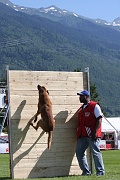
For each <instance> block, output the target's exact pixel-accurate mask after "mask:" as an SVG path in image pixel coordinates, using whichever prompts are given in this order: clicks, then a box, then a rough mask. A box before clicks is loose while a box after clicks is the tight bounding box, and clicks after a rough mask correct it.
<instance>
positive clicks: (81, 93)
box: [77, 90, 90, 96]
mask: <svg viewBox="0 0 120 180" xmlns="http://www.w3.org/2000/svg"><path fill="white" fill-rule="evenodd" d="M77 95H83V96H90V92H89V91H87V90H84V91H81V92H79V93H77Z"/></svg>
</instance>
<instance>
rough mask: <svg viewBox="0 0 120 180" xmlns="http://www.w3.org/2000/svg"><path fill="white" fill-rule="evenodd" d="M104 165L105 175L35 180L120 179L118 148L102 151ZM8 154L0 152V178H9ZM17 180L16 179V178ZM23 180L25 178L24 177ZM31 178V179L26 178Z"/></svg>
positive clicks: (37, 179) (38, 179)
mask: <svg viewBox="0 0 120 180" xmlns="http://www.w3.org/2000/svg"><path fill="white" fill-rule="evenodd" d="M102 154H103V160H104V165H105V176H103V177H97V176H96V175H95V171H94V174H93V175H92V176H90V177H86V176H84V177H83V176H69V177H55V178H36V179H35V180H96V179H100V180H103V179H105V180H106V179H107V180H120V150H109V151H102ZM9 177H10V173H9V155H8V154H0V180H9V179H10V178H9ZM16 180H17V179H16ZM24 180H25V179H24ZM26 180H33V179H26Z"/></svg>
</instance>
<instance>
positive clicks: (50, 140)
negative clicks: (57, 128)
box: [48, 131, 52, 149]
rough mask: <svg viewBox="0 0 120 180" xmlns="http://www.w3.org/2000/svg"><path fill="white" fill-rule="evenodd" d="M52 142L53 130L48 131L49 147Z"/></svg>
mask: <svg viewBox="0 0 120 180" xmlns="http://www.w3.org/2000/svg"><path fill="white" fill-rule="evenodd" d="M51 142H52V131H49V132H48V149H50V147H51Z"/></svg>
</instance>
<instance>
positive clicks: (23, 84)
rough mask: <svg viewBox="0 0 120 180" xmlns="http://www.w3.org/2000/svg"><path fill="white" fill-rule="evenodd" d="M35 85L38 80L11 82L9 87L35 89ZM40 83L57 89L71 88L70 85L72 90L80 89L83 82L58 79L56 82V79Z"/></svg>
mask: <svg viewBox="0 0 120 180" xmlns="http://www.w3.org/2000/svg"><path fill="white" fill-rule="evenodd" d="M37 85H38V82H34V81H33V82H28V83H26V82H21V83H18V82H16V83H14V84H13V83H11V84H10V89H11V90H36V89H37ZM41 85H42V86H45V87H46V89H47V90H49V91H50V90H51V91H52V90H58V91H60V90H61V91H65V90H66V91H67V90H69V89H71V87H72V90H77V89H78V90H79V89H82V87H83V84H82V83H79V82H77V81H73V82H71V81H70V82H66V81H60V82H59V83H58V81H55V82H53V81H49V82H45V81H44V82H43V83H42V82H41Z"/></svg>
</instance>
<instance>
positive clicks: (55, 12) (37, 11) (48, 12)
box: [0, 0, 120, 26]
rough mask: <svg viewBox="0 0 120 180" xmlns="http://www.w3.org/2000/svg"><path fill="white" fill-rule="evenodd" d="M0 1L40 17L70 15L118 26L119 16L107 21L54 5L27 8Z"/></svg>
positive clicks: (17, 9) (57, 17)
mask: <svg viewBox="0 0 120 180" xmlns="http://www.w3.org/2000/svg"><path fill="white" fill-rule="evenodd" d="M0 2H1V3H3V4H6V5H7V6H9V7H11V8H13V9H14V10H15V11H19V12H24V13H28V14H30V15H39V16H41V17H46V18H48V19H51V20H57V21H59V20H60V18H63V17H67V16H72V17H76V18H83V19H88V20H89V21H92V22H95V23H98V24H101V25H109V26H120V17H118V18H116V19H115V20H113V21H112V22H107V21H106V20H102V19H89V18H87V17H83V16H81V15H78V14H76V13H75V12H70V11H68V10H66V9H60V8H58V7H56V6H54V5H52V6H50V7H46V8H43V7H41V8H29V7H24V6H19V5H15V4H13V3H11V2H10V1H9V0H0Z"/></svg>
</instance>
